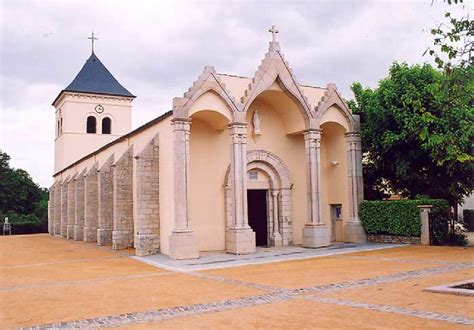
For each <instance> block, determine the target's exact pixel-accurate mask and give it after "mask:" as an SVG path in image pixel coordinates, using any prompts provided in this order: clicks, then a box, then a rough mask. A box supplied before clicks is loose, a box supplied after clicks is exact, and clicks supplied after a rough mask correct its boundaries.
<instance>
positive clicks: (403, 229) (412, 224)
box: [359, 199, 449, 244]
mask: <svg viewBox="0 0 474 330" xmlns="http://www.w3.org/2000/svg"><path fill="white" fill-rule="evenodd" d="M418 205H433V208H432V210H431V215H430V216H431V220H432V237H433V239H434V243H435V244H436V241H440V242H441V241H444V240H445V239H446V237H447V235H448V219H449V204H448V202H447V201H446V200H443V199H416V200H400V201H363V202H362V203H361V204H360V208H359V216H360V220H361V222H362V225H363V226H364V228H365V231H366V232H367V233H368V234H388V235H400V236H420V235H421V220H420V210H419V209H418V207H417V206H418Z"/></svg>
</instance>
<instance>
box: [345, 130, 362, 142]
mask: <svg viewBox="0 0 474 330" xmlns="http://www.w3.org/2000/svg"><path fill="white" fill-rule="evenodd" d="M344 138H345V139H346V142H360V133H359V132H346V133H344Z"/></svg>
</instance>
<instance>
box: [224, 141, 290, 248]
mask: <svg viewBox="0 0 474 330" xmlns="http://www.w3.org/2000/svg"><path fill="white" fill-rule="evenodd" d="M252 169H259V170H261V171H263V172H265V173H266V174H267V175H268V177H269V180H270V192H276V193H278V195H277V196H278V197H277V200H276V201H277V205H275V204H274V200H273V199H272V198H267V207H268V211H269V215H271V214H272V213H273V212H272V211H271V210H273V209H274V208H275V207H276V208H277V210H278V212H277V214H278V223H279V226H278V227H279V228H280V231H281V233H280V234H281V237H282V244H283V245H291V244H292V238H293V236H292V235H293V234H292V225H291V216H292V211H291V187H292V183H291V178H290V171H289V170H288V167H287V166H286V165H285V163H283V161H282V160H281V159H280V158H278V157H277V156H276V155H274V154H272V153H271V152H268V151H265V150H251V151H248V152H247V171H249V170H252ZM230 176H231V175H230V166H229V167H228V169H227V173H226V177H225V185H224V188H225V211H226V223H227V227H230V226H231V225H232V205H233V203H234V201H233V200H232V191H231V189H232V187H231V177H230ZM269 217H270V216H269ZM268 225H269V227H268V231H269V233H272V232H273V222H272V221H271V219H269V220H268Z"/></svg>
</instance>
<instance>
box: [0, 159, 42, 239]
mask: <svg viewBox="0 0 474 330" xmlns="http://www.w3.org/2000/svg"><path fill="white" fill-rule="evenodd" d="M5 216H8V217H9V218H10V220H11V221H12V223H13V229H14V230H15V229H19V232H21V233H26V232H32V231H38V230H44V228H46V227H47V226H46V224H47V222H48V190H47V189H44V188H40V187H39V186H38V185H37V184H36V183H35V182H34V181H33V180H32V179H31V177H30V175H29V174H28V173H27V172H26V171H24V170H22V169H14V168H12V167H10V156H9V155H8V154H7V153H5V152H2V151H1V150H0V217H1V219H0V220H1V221H3V217H5ZM15 222H16V225H15ZM20 224H21V225H20ZM21 226H23V227H25V228H27V229H28V230H26V229H25V230H22V229H21V228H18V227H21Z"/></svg>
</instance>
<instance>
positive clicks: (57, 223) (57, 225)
mask: <svg viewBox="0 0 474 330" xmlns="http://www.w3.org/2000/svg"><path fill="white" fill-rule="evenodd" d="M53 208H54V210H53V212H54V218H53V219H54V224H53V231H54V235H55V236H59V235H61V182H60V181H56V183H55V184H54V205H53Z"/></svg>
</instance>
